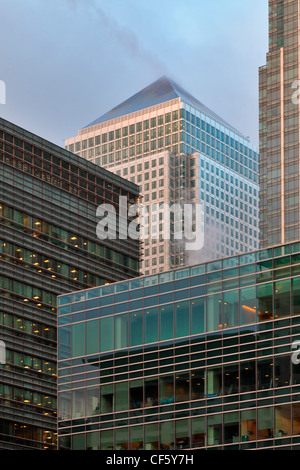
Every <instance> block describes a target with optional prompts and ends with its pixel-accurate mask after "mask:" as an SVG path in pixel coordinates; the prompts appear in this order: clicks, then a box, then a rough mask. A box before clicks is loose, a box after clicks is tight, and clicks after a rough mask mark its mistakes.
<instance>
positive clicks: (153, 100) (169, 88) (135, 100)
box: [85, 77, 238, 132]
mask: <svg viewBox="0 0 300 470" xmlns="http://www.w3.org/2000/svg"><path fill="white" fill-rule="evenodd" d="M175 98H180V99H181V100H182V101H184V102H186V103H189V104H191V105H193V106H195V107H196V108H198V109H199V110H200V111H203V112H204V113H205V114H207V115H209V116H211V117H212V118H213V119H216V120H217V121H219V122H220V123H223V125H225V126H226V127H230V128H231V129H233V130H234V131H235V132H238V131H236V130H235V129H234V128H233V127H232V126H231V125H230V124H228V123H227V122H226V121H224V119H222V118H221V117H220V116H218V115H217V114H216V113H214V112H213V111H212V110H211V109H209V108H207V107H206V106H205V105H204V104H203V103H201V102H200V101H198V100H197V99H196V98H194V97H193V96H192V95H190V93H188V92H187V91H185V90H184V89H183V88H181V87H180V86H179V85H177V84H176V83H175V82H173V81H172V80H170V79H169V78H167V77H162V78H160V79H159V80H157V81H155V82H154V83H152V84H151V85H148V86H147V87H146V88H144V89H143V90H141V91H139V92H138V93H136V94H135V95H133V96H131V97H130V98H128V99H127V100H125V101H123V103H121V104H119V105H118V106H116V107H115V108H113V109H111V110H110V111H108V112H107V113H105V114H103V115H102V116H101V117H99V118H98V119H96V120H95V121H93V122H92V123H90V124H88V125H87V126H85V128H87V127H91V126H95V125H96V124H100V123H102V122H106V121H110V120H112V119H115V118H118V117H121V116H125V115H127V114H130V113H133V112H136V111H140V110H142V109H146V108H149V107H150V106H155V105H157V104H160V103H165V102H167V101H170V100H173V99H175Z"/></svg>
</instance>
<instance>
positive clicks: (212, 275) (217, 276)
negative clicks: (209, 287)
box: [206, 271, 222, 283]
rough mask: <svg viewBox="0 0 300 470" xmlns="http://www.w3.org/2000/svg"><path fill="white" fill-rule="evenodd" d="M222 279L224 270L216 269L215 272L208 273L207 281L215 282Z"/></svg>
mask: <svg viewBox="0 0 300 470" xmlns="http://www.w3.org/2000/svg"><path fill="white" fill-rule="evenodd" d="M221 279H222V271H216V272H214V273H209V274H207V275H206V282H207V283H210V282H215V281H219V280H221Z"/></svg>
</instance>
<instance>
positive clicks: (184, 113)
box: [65, 77, 259, 274]
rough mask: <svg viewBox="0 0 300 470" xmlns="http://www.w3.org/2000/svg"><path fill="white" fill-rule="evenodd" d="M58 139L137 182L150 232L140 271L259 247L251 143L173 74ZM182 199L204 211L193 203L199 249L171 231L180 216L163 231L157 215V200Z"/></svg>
mask: <svg viewBox="0 0 300 470" xmlns="http://www.w3.org/2000/svg"><path fill="white" fill-rule="evenodd" d="M65 144H66V148H67V149H68V150H69V151H71V152H74V153H76V154H77V155H79V156H81V157H83V158H84V159H87V160H90V161H92V162H94V163H96V164H97V165H101V166H102V167H104V168H107V169H109V170H110V171H112V172H114V173H116V174H118V175H120V176H123V177H124V178H127V179H129V180H131V181H133V182H135V183H136V184H138V185H139V186H140V189H141V195H142V200H141V202H142V204H144V206H145V207H147V209H148V211H149V220H148V226H149V232H150V233H155V235H156V237H153V236H152V237H148V238H145V240H144V252H143V261H142V263H141V272H142V273H143V274H155V273H159V272H162V271H165V270H168V269H170V268H173V267H179V266H185V265H188V264H190V262H191V260H193V261H192V262H195V260H198V261H200V260H201V261H208V260H212V259H216V258H219V257H224V256H230V255H233V254H236V253H240V252H245V251H249V250H252V249H257V248H258V239H259V213H258V210H259V207H258V192H259V187H258V170H259V155H258V152H257V150H256V149H255V147H254V146H253V145H252V144H251V142H250V141H249V139H248V138H246V137H245V136H244V135H242V134H241V133H240V132H238V131H237V130H236V129H234V128H233V127H232V126H231V125H230V124H228V123H227V122H226V121H224V120H223V119H222V118H221V117H219V116H218V115H217V114H216V113H214V112H213V111H212V110H210V109H209V108H207V107H206V106H205V105H204V104H202V103H201V102H200V101H198V100H197V99H195V98H194V97H193V96H191V95H190V94H189V93H187V92H186V91H185V90H184V89H182V88H181V87H180V86H179V85H177V84H176V83H174V82H173V81H172V80H170V79H168V78H166V77H162V78H160V79H159V80H157V81H156V82H154V83H152V84H150V85H149V86H147V87H146V88H144V89H143V90H141V91H139V92H138V93H136V94H135V95H134V96H132V97H131V98H129V99H128V100H126V101H124V102H123V103H121V104H120V105H118V106H116V107H115V108H113V109H112V110H111V111H109V112H108V113H106V114H104V115H103V116H101V117H100V118H98V119H96V120H95V121H93V122H92V123H90V124H89V125H88V126H86V127H85V128H83V129H80V130H79V132H78V135H77V136H75V137H72V138H69V139H67V140H66V142H65ZM184 203H189V204H191V206H192V207H194V208H195V207H196V205H197V204H198V205H199V207H200V206H201V207H202V210H203V211H204V216H203V217H202V216H199V213H197V212H196V211H195V212H194V214H193V217H194V218H193V220H192V222H193V223H194V226H193V230H192V231H193V232H196V227H195V224H196V223H197V221H195V218H196V213H197V214H198V215H197V216H199V217H202V219H201V220H202V222H203V223H200V225H201V226H202V227H203V226H204V236H205V239H204V246H203V247H202V249H200V248H197V250H192V251H190V250H187V249H186V245H185V243H183V242H182V240H178V239H177V238H176V236H175V234H176V233H177V232H180V229H181V228H182V227H183V222H182V221H180V220H179V221H178V223H179V226H178V227H176V222H175V223H173V222H174V221H173V220H171V224H170V234H171V236H170V238H169V239H167V238H166V237H165V232H166V226H165V225H164V224H163V223H162V220H163V219H162V217H163V216H162V215H161V218H160V219H159V214H157V213H156V208H157V207H160V206H161V205H162V204H167V205H168V207H171V206H172V205H173V204H179V205H181V206H183V205H184ZM153 206H154V207H155V210H154V218H152V208H153ZM201 214H202V213H201ZM199 217H198V218H199ZM175 219H176V217H175ZM181 223H182V225H181V226H180V224H181ZM146 224H147V221H146ZM153 226H154V230H152V227H153ZM201 246H202V245H201Z"/></svg>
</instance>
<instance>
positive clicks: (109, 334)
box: [100, 317, 114, 352]
mask: <svg viewBox="0 0 300 470" xmlns="http://www.w3.org/2000/svg"><path fill="white" fill-rule="evenodd" d="M113 321H114V318H113V317H107V318H102V319H101V320H100V351H101V352H105V351H111V350H113V349H114V323H113Z"/></svg>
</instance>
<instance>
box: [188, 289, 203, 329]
mask: <svg viewBox="0 0 300 470" xmlns="http://www.w3.org/2000/svg"><path fill="white" fill-rule="evenodd" d="M190 308H191V335H196V334H200V333H204V332H205V298H204V297H202V298H200V299H193V300H191V306H190Z"/></svg>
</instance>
